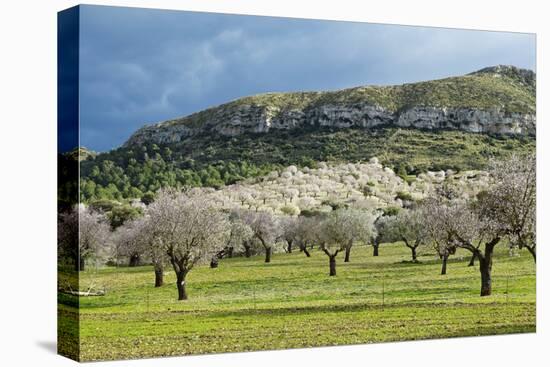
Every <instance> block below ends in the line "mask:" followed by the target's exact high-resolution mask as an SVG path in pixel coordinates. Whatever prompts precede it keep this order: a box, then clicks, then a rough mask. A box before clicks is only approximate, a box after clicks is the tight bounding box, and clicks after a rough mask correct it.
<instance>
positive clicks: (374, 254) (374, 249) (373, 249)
mask: <svg viewBox="0 0 550 367" xmlns="http://www.w3.org/2000/svg"><path fill="white" fill-rule="evenodd" d="M378 246H380V244H378V243H374V244H373V245H372V256H378Z"/></svg>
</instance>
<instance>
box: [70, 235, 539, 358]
mask: <svg viewBox="0 0 550 367" xmlns="http://www.w3.org/2000/svg"><path fill="white" fill-rule="evenodd" d="M409 259H410V253H409V250H408V249H407V248H406V247H405V246H403V245H402V244H399V243H396V244H391V245H390V244H386V245H382V246H381V248H380V256H379V257H373V256H372V248H371V247H359V246H357V247H355V248H353V250H352V256H351V262H350V263H344V262H343V256H339V258H338V259H337V260H338V264H337V272H338V275H337V276H336V277H329V276H328V258H327V257H326V256H325V255H324V254H323V253H321V252H319V251H316V250H315V251H313V252H312V257H311V258H306V257H305V255H304V254H303V253H299V252H295V253H292V254H275V255H274V257H273V259H272V263H271V264H264V263H263V257H262V256H256V257H252V258H233V259H224V260H222V261H221V262H220V267H219V268H217V269H210V268H209V267H207V266H201V267H198V268H196V269H194V270H193V271H192V272H191V273H190V274H189V276H188V293H189V300H188V301H177V300H176V296H177V293H176V286H175V284H174V281H175V276H174V275H173V272H172V271H171V269H167V270H166V276H165V285H164V286H163V287H162V288H157V289H155V288H154V287H153V278H154V277H153V271H152V268H151V267H148V266H143V267H137V268H104V269H99V270H93V269H91V270H88V271H86V272H84V273H83V274H81V279H80V282H81V287H82V288H81V289H83V288H87V287H88V285H89V284H90V283H93V284H94V285H95V286H96V287H102V286H103V285H104V286H105V287H106V291H107V293H106V295H105V296H100V297H81V298H80V328H81V329H80V343H81V345H80V348H81V349H80V352H81V356H80V357H81V359H82V360H84V361H91V360H108V359H122V358H138V357H152V356H165V355H183V354H198V353H220V352H237V351H252V350H260V349H282V348H300V347H312V346H325V345H343V344H354V343H375V342H388V341H398V340H418V339H430V338H442V337H457V336H473V335H492V334H505V333H524V332H534V331H535V316H536V312H535V311H536V307H535V264H534V263H533V260H532V258H531V257H530V256H529V254H528V253H527V252H522V253H521V256H512V257H511V256H509V254H508V251H507V250H506V248H505V247H504V246H501V247H500V248H498V249H497V257H496V258H495V261H494V266H493V293H494V294H493V295H492V296H490V297H483V298H481V297H479V286H480V280H479V270H478V268H477V266H476V267H467V263H468V260H469V256H468V254H467V253H466V252H459V253H458V254H457V255H455V256H454V258H453V260H452V261H450V263H449V266H448V274H447V275H446V276H441V275H439V272H440V262H439V260H438V259H437V258H436V257H435V254H434V253H432V252H431V251H429V250H427V249H425V250H424V253H423V254H421V256H420V258H419V259H420V263H418V264H413V263H410V262H408V261H407V260H409ZM60 301H61V302H62V303H65V304H64V305H62V306H61V310H60V313H59V316H60V325H62V328H63V327H64V326H63V325H71V323H72V324H74V322H75V320H74V319H73V320H70V318H69V317H68V315H70V311H71V309H72V310H74V308H72V307H71V306H70V302H68V298H66V297H62V296H61V297H60ZM68 312H69V313H68ZM60 347H62V346H60Z"/></svg>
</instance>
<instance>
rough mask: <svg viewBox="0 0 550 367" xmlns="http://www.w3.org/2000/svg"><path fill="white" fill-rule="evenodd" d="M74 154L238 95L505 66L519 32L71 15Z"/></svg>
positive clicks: (123, 12)
mask: <svg viewBox="0 0 550 367" xmlns="http://www.w3.org/2000/svg"><path fill="white" fill-rule="evenodd" d="M80 30H81V33H80V35H81V36H80V37H81V38H80V93H81V94H80V95H81V100H80V127H81V145H82V146H85V147H87V148H90V149H93V150H96V151H105V150H109V149H112V148H115V147H118V146H119V145H121V144H122V143H123V142H124V141H125V140H126V139H127V138H128V137H129V136H130V134H131V133H132V132H134V131H135V130H136V129H138V128H139V127H141V126H143V125H145V124H150V123H153V122H158V121H163V120H166V119H170V118H174V117H179V116H184V115H187V114H190V113H192V112H195V111H198V110H201V109H204V108H206V107H209V106H213V105H217V104H220V103H224V102H226V101H228V100H232V99H236V98H238V97H241V96H245V95H251V94H256V93H263V92H273V91H298V90H328V89H340V88H347V87H352V86H357V85H365V84H400V83H404V82H413V81H419V80H427V79H435V78H442V77H446V76H451V75H459V74H465V73H468V72H472V71H475V70H478V69H481V68H483V67H485V66H490V65H496V64H512V65H516V66H519V67H524V68H530V69H533V70H534V69H535V36H534V35H531V34H520V33H504V32H486V31H465V30H455V29H442V28H429V27H408V26H396V25H379V24H368V23H352V22H334V21H319V20H303V19H289V18H272V17H255V16H239V15H223V14H213V13H210V14H209V13H194V12H182V11H165V10H150V9H132V8H117V7H101V6H82V7H81V15H80Z"/></svg>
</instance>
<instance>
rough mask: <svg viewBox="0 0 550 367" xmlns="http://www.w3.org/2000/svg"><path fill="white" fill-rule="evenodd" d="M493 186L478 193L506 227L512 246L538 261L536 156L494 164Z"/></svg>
mask: <svg viewBox="0 0 550 367" xmlns="http://www.w3.org/2000/svg"><path fill="white" fill-rule="evenodd" d="M489 172H490V176H491V179H492V181H493V183H492V185H491V187H490V188H489V189H488V190H487V191H486V192H482V193H480V194H479V197H480V199H481V198H482V200H483V201H484V202H485V204H486V205H485V206H486V207H488V208H490V211H489V212H487V214H488V215H491V216H492V217H494V218H495V219H496V220H498V221H499V222H501V223H503V224H504V226H505V227H506V235H507V237H508V238H509V240H510V244H511V245H512V246H517V247H519V248H520V249H522V248H526V249H527V250H528V251H529V253H530V254H531V255H532V256H533V260H535V262H536V260H537V252H536V246H537V244H536V160H535V156H534V155H527V156H518V155H513V156H512V157H510V158H508V159H504V160H499V161H493V162H491V166H490V171H489Z"/></svg>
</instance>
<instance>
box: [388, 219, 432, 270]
mask: <svg viewBox="0 0 550 367" xmlns="http://www.w3.org/2000/svg"><path fill="white" fill-rule="evenodd" d="M382 223H383V224H384V227H383V228H381V230H383V231H384V232H383V234H382V237H383V238H384V239H385V242H396V241H403V243H404V244H405V246H407V247H408V248H409V249H410V250H411V256H412V261H413V262H417V261H418V258H417V249H418V247H419V246H421V245H422V244H425V243H426V240H427V237H428V232H427V230H426V226H425V223H424V217H423V215H422V212H421V211H420V210H419V209H402V210H400V211H399V212H398V213H397V215H395V216H391V217H387V219H385V220H384V221H383V222H382Z"/></svg>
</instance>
